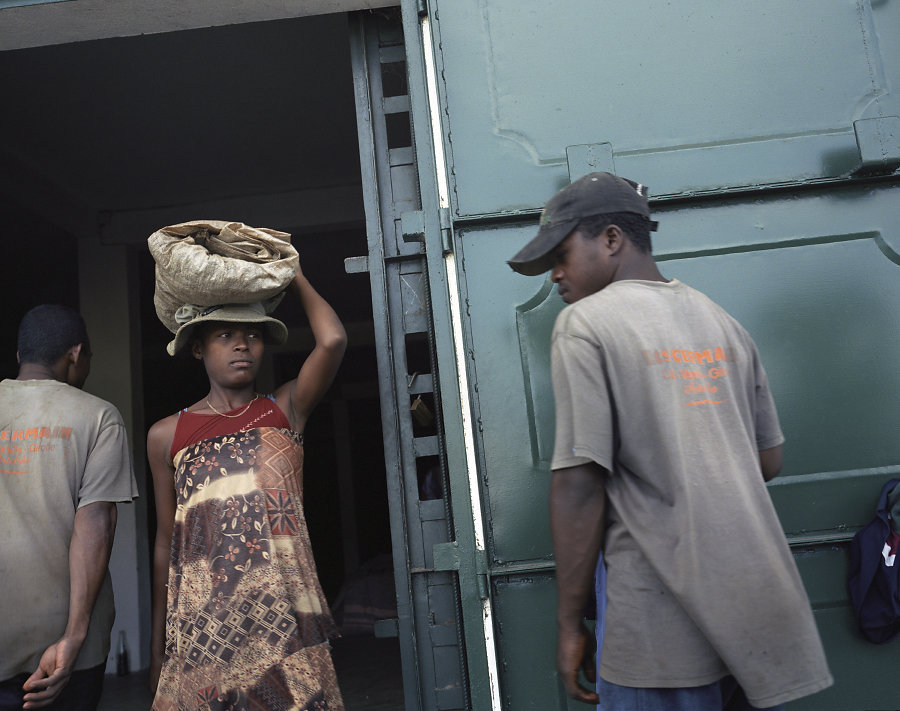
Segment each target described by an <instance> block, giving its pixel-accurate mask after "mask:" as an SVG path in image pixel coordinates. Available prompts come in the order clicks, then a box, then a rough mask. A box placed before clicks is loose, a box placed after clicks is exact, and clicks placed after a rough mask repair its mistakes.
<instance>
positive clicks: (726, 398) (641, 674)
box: [551, 280, 832, 707]
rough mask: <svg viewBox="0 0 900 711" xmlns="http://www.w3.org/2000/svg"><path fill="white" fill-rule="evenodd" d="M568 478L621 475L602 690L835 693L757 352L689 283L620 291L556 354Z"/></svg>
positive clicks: (587, 316) (629, 286)
mask: <svg viewBox="0 0 900 711" xmlns="http://www.w3.org/2000/svg"><path fill="white" fill-rule="evenodd" d="M551 354H552V355H551V357H552V374H553V389H554V395H555V400H556V446H555V451H554V456H553V462H552V468H553V469H562V468H566V467H570V466H575V465H578V464H583V463H585V462H587V461H594V462H596V463H597V464H599V465H600V466H601V467H603V468H604V469H606V470H607V471H608V472H609V474H608V476H606V478H605V486H606V492H607V501H608V506H607V511H608V514H607V515H608V518H607V526H608V528H607V532H606V541H605V544H604V556H605V559H606V563H607V568H608V584H607V611H606V633H605V638H604V642H603V650H602V658H601V668H600V673H601V676H602V677H603V678H604V679H606V680H607V681H610V682H613V683H616V684H620V685H623V686H633V687H688V686H699V685H702V684H708V683H711V682H713V681H715V680H717V679H719V678H721V677H722V676H724V675H725V674H727V673H729V672H730V673H731V674H733V675H734V676H735V677H736V678H737V680H738V682H739V683H740V684H741V686H742V687H743V688H744V691H745V692H746V693H747V696H748V698H749V699H750V701H751V703H753V704H754V705H756V706H760V707H767V706H774V705H777V704H779V703H783V702H786V701H789V700H791V699H794V698H799V697H801V696H805V695H808V694H810V693H813V692H815V691H818V690H820V689H823V688H825V687H827V686H829V685H830V684H831V681H832V680H831V675H830V674H829V672H828V668H827V664H826V661H825V656H824V652H823V650H822V645H821V641H820V640H819V635H818V631H817V629H816V626H815V622H814V620H813V616H812V612H811V610H810V606H809V602H808V599H807V597H806V593H805V591H804V588H803V584H802V582H801V580H800V577H799V574H798V572H797V568H796V566H795V564H794V561H793V558H792V556H791V553H790V550H789V548H788V545H787V542H786V540H785V538H784V535H783V533H782V530H781V525H780V523H779V521H778V517H777V515H776V513H775V510H774V507H773V506H772V503H771V500H770V498H769V494H768V491H767V490H766V486H765V483H764V481H763V477H762V473H761V470H760V465H759V455H758V451H759V450H762V449H768V448H771V447H775V446H777V445H780V444H781V443H782V442H783V440H784V438H783V436H782V434H781V430H780V428H779V425H778V418H777V415H776V412H775V406H774V403H773V401H772V396H771V394H770V392H769V387H768V381H767V379H766V375H765V372H764V370H763V368H762V365H761V363H760V361H759V356H758V354H757V351H756V347H755V345H754V343H753V341H752V340H751V338H750V336H749V335H748V334H747V332H746V331H745V330H744V329H743V328H742V327H741V326H740V324H738V323H737V321H735V320H734V319H733V318H732V317H731V316H729V315H728V314H727V313H725V311H724V310H722V309H721V308H720V307H719V306H717V305H716V304H715V303H713V302H712V301H711V300H710V299H708V298H707V297H706V296H704V295H703V294H701V293H700V292H698V291H696V290H694V289H691V288H690V287H688V286H687V285H685V284H682V283H681V282H678V281H677V280H674V281H672V282H669V283H663V282H652V281H637V280H629V281H618V282H613V283H612V284H610V285H609V286H608V287H606V288H605V289H603V290H601V291H599V292H597V293H596V294H593V295H591V296H589V297H587V298H584V299H582V300H580V301H578V302H576V303H575V304H573V305H572V306H570V307H568V308H566V309H565V310H564V311H563V312H562V313H561V314H560V315H559V317H558V319H557V321H556V326H555V328H554V331H553V342H552V352H551Z"/></svg>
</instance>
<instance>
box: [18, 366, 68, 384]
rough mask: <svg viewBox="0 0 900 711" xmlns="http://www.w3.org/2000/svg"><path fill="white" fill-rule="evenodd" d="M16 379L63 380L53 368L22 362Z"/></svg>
mask: <svg viewBox="0 0 900 711" xmlns="http://www.w3.org/2000/svg"><path fill="white" fill-rule="evenodd" d="M16 380H58V381H60V382H65V381H64V380H63V379H62V378H60V377H59V376H58V374H57V373H56V372H55V371H54V369H53V368H50V367H48V366H46V365H41V364H39V363H22V364H21V365H20V366H19V374H18V376H16Z"/></svg>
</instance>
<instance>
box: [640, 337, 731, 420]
mask: <svg viewBox="0 0 900 711" xmlns="http://www.w3.org/2000/svg"><path fill="white" fill-rule="evenodd" d="M641 355H642V356H643V358H644V362H645V363H646V364H647V365H650V366H652V365H668V366H670V367H667V368H664V369H663V370H662V372H661V375H662V377H663V379H665V380H682V381H685V385H684V388H683V389H682V392H683V393H684V394H685V395H695V396H696V395H700V394H706V395H713V394H715V393H717V392H719V386H718V385H715V384H713V383H711V382H709V381H711V380H718V379H719V378H726V377H728V369H727V368H726V367H725V366H724V364H725V363H731V362H732V361H734V350H733V349H731V348H706V349H704V350H702V351H701V350H693V349H691V348H672V349H669V350H659V351H648V350H643V351H641ZM711 364H716V365H712V367H710V368H705V369H704V368H697V367H693V368H692V367H677V366H678V365H681V366H691V365H693V366H704V365H711ZM723 402H727V399H726V400H712V399H709V398H708V397H707V398H705V399H703V400H695V401H693V402H686V403H682V405H683V406H685V407H693V406H696V405H721V404H722V403H723Z"/></svg>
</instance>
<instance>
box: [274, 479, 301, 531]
mask: <svg viewBox="0 0 900 711" xmlns="http://www.w3.org/2000/svg"><path fill="white" fill-rule="evenodd" d="M266 512H267V514H268V516H269V527H270V528H271V529H272V535H273V536H296V535H297V534H298V533H299V532H300V526H299V524H298V522H297V511H296V509H295V508H294V500H293V498H292V497H291V495H290V493H289V492H288V491H285V490H284V489H266Z"/></svg>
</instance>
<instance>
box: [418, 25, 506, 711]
mask: <svg viewBox="0 0 900 711" xmlns="http://www.w3.org/2000/svg"><path fill="white" fill-rule="evenodd" d="M422 42H423V48H424V55H425V81H426V85H427V90H428V108H429V113H430V115H431V140H432V145H433V150H434V164H435V172H436V178H437V187H438V197H439V201H440V206H441V207H442V208H445V207H449V206H450V191H449V189H448V182H447V166H446V162H445V158H444V136H443V133H442V131H441V121H440V116H441V114H440V106H439V104H438V92H437V72H435V62H434V54H433V53H432V52H433V49H432V48H433V46H434V45H433V44H432V37H431V23H430V22H429V19H428V17H424V18H423V19H422ZM444 269H445V271H446V274H447V289H448V292H449V297H450V323H451V326H452V329H453V351H454V355H455V357H456V377H457V384H458V386H459V404H460V413H461V416H462V430H463V442H464V445H465V450H466V478H467V480H468V482H469V498H470V500H471V504H472V523H473V526H474V529H475V547H476V549H478V550H479V551H484V550H485V534H484V518H483V516H482V507H481V489H480V488H479V482H478V460H477V457H476V455H475V429H474V426H473V422H472V406H471V402H470V400H469V378H468V374H467V373H468V371H467V369H466V353H465V347H464V343H463V332H462V311H461V309H460V303H459V280H458V278H457V273H456V256H455V255H454V254H453V253H452V252H451V253H449V254H447V256H446V257H445V258H444ZM481 622H482V628H483V630H484V645H485V652H486V656H487V667H488V682H489V684H490V689H491V709H492V710H493V711H502V708H503V707H502V705H501V703H500V674H499V667H498V665H497V645H496V642H495V640H494V612H493V608H492V606H491V600H490V595H488V598H487V599H486V600H482V601H481ZM472 642H473V640H466V644H472Z"/></svg>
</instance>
